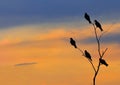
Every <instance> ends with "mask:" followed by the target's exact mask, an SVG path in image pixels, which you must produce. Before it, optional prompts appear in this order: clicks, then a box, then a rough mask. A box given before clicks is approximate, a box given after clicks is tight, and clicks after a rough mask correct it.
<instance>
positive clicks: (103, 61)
mask: <svg viewBox="0 0 120 85" xmlns="http://www.w3.org/2000/svg"><path fill="white" fill-rule="evenodd" d="M99 60H100V63H101V64H104V65H105V66H108V64H107V62H106V61H105V60H104V59H101V58H100V59H99Z"/></svg>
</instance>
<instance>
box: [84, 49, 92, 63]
mask: <svg viewBox="0 0 120 85" xmlns="http://www.w3.org/2000/svg"><path fill="white" fill-rule="evenodd" d="M85 57H87V58H88V59H90V60H91V61H92V59H91V55H90V53H89V52H87V50H85Z"/></svg>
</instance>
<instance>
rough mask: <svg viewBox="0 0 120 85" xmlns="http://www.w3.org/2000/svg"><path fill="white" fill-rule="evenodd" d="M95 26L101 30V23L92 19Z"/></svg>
mask: <svg viewBox="0 0 120 85" xmlns="http://www.w3.org/2000/svg"><path fill="white" fill-rule="evenodd" d="M94 22H95V25H96V27H98V28H99V29H100V30H101V31H103V29H102V26H101V24H100V23H99V22H98V21H97V20H94Z"/></svg>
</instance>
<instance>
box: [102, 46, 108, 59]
mask: <svg viewBox="0 0 120 85" xmlns="http://www.w3.org/2000/svg"><path fill="white" fill-rule="evenodd" d="M107 50H108V48H106V49H105V50H104V52H103V53H102V56H101V57H103V56H104V54H105V53H106V51H107Z"/></svg>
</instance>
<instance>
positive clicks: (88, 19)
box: [84, 13, 91, 24]
mask: <svg viewBox="0 0 120 85" xmlns="http://www.w3.org/2000/svg"><path fill="white" fill-rule="evenodd" d="M84 18H85V19H86V20H87V21H88V22H89V23H90V24H91V20H90V16H89V15H88V14H87V13H85V15H84Z"/></svg>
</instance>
